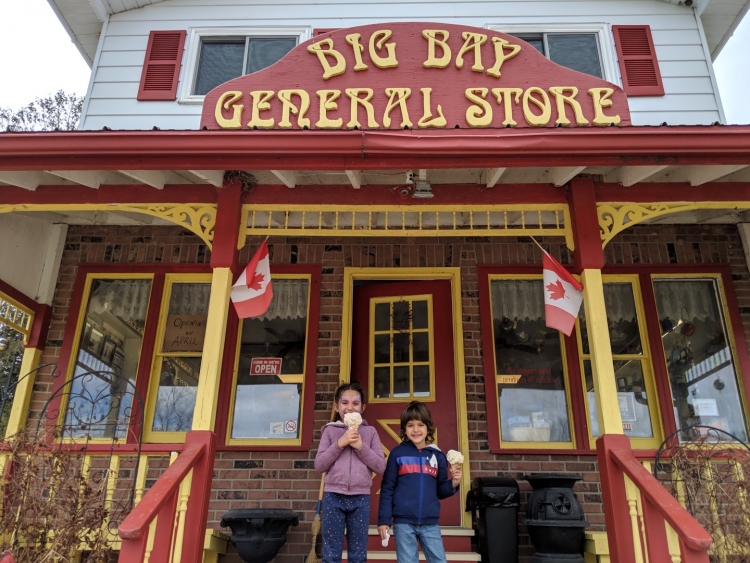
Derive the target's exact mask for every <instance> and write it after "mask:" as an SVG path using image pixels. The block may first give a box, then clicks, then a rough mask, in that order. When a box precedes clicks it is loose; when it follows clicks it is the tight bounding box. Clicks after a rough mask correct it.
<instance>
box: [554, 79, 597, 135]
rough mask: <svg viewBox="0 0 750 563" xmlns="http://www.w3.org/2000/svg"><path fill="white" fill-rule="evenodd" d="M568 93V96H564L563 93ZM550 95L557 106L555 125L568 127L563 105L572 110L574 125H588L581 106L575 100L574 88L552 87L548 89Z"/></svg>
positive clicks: (576, 93)
mask: <svg viewBox="0 0 750 563" xmlns="http://www.w3.org/2000/svg"><path fill="white" fill-rule="evenodd" d="M566 91H568V92H570V95H568V96H566V95H565V92H566ZM549 92H550V94H552V95H553V96H554V97H555V103H556V104H557V121H555V125H564V126H568V125H570V120H569V119H568V116H567V115H566V114H565V104H568V105H569V106H570V107H572V108H573V115H574V116H575V119H576V125H588V124H589V120H588V119H586V118H585V117H584V116H583V109H581V104H579V103H578V101H577V100H576V99H575V98H576V96H577V95H578V88H576V87H575V86H552V87H551V88H550V89H549Z"/></svg>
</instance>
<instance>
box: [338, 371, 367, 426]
mask: <svg viewBox="0 0 750 563" xmlns="http://www.w3.org/2000/svg"><path fill="white" fill-rule="evenodd" d="M344 391H356V392H357V393H359V398H360V399H361V400H362V404H363V405H364V404H365V391H364V389H362V386H361V385H360V384H359V381H350V382H349V383H343V384H341V385H339V388H338V389H336V393H334V394H333V402H334V403H335V404H337V405H338V404H339V400H340V399H341V395H343V394H344ZM339 420H341V416H339V411H338V409H336V414H335V415H334V416H333V421H334V422H336V421H339Z"/></svg>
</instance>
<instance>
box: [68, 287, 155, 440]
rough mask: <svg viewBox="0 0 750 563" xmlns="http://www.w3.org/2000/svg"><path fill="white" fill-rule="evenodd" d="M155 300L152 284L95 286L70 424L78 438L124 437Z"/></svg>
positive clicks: (81, 344) (73, 389)
mask: <svg viewBox="0 0 750 563" xmlns="http://www.w3.org/2000/svg"><path fill="white" fill-rule="evenodd" d="M150 295H151V280H150V279H127V280H117V279H94V280H93V281H92V282H91V290H90V292H89V296H88V304H87V305H86V313H85V318H84V322H83V324H82V328H81V330H82V334H81V335H80V339H79V347H78V352H77V354H76V360H77V361H76V366H75V371H74V373H73V376H74V380H73V382H72V384H71V389H70V398H69V401H68V411H67V415H66V419H65V423H66V426H68V427H70V428H73V427H75V428H78V429H80V430H78V431H75V432H74V434H76V435H81V436H82V435H88V436H90V437H91V438H112V437H118V438H122V437H124V436H125V433H126V425H127V420H128V418H129V416H130V411H131V406H132V403H133V395H132V388H133V385H135V377H136V374H137V372H138V361H139V359H140V355H141V344H142V342H143V330H144V327H145V325H146V312H147V310H148V302H149V298H150ZM87 373H88V374H89V375H85V374H87ZM78 376H81V377H78ZM128 381H130V384H128Z"/></svg>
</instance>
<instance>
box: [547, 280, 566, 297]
mask: <svg viewBox="0 0 750 563" xmlns="http://www.w3.org/2000/svg"><path fill="white" fill-rule="evenodd" d="M546 287H547V291H549V293H550V295H549V298H550V299H552V300H553V301H557V300H558V299H563V298H565V288H564V287H563V284H561V283H560V280H557V281H556V282H554V283H551V284H549V285H548V286H546Z"/></svg>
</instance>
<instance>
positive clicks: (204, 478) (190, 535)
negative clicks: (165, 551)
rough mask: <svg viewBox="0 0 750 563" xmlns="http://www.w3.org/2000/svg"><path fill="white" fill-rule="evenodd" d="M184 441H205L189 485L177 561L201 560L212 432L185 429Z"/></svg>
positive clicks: (211, 466) (212, 451)
mask: <svg viewBox="0 0 750 563" xmlns="http://www.w3.org/2000/svg"><path fill="white" fill-rule="evenodd" d="M186 440H188V441H190V442H191V443H192V442H193V441H196V442H202V443H203V444H205V451H204V454H203V457H202V458H201V459H200V461H199V462H198V464H197V465H196V466H195V467H194V468H193V482H192V485H191V488H190V499H189V500H188V509H187V514H186V515H185V535H184V538H185V539H184V543H183V546H182V561H181V562H180V563H201V562H202V561H203V541H204V536H205V532H206V520H207V519H208V503H209V500H210V498H211V481H212V479H211V478H212V476H213V470H214V455H215V453H216V434H214V433H213V432H207V431H205V430H192V431H190V432H188V434H187V438H186Z"/></svg>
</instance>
